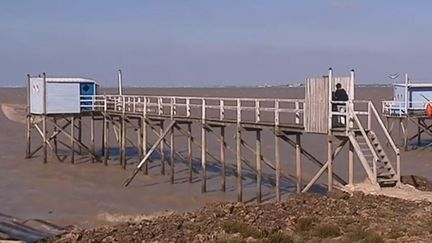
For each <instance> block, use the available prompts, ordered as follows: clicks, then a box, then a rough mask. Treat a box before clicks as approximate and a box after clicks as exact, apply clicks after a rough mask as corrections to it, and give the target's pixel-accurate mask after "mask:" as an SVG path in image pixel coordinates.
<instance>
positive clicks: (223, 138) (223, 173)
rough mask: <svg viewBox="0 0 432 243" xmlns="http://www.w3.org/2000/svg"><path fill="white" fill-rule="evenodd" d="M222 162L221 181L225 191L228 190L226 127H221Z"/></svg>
mask: <svg viewBox="0 0 432 243" xmlns="http://www.w3.org/2000/svg"><path fill="white" fill-rule="evenodd" d="M220 136H221V140H220V163H221V174H222V181H221V187H222V188H221V189H222V191H223V192H225V191H226V178H225V127H224V126H221V127H220Z"/></svg>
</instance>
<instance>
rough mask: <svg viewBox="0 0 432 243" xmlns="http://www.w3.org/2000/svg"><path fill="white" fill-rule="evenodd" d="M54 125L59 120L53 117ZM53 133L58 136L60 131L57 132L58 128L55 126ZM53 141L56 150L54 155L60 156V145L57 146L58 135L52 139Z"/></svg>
mask: <svg viewBox="0 0 432 243" xmlns="http://www.w3.org/2000/svg"><path fill="white" fill-rule="evenodd" d="M53 123H54V124H57V118H56V117H53ZM53 133H54V134H57V133H58V131H57V127H56V126H54V128H53ZM52 140H53V147H54V148H53V150H54V154H55V155H56V156H58V145H57V135H56V136H54V137H52Z"/></svg>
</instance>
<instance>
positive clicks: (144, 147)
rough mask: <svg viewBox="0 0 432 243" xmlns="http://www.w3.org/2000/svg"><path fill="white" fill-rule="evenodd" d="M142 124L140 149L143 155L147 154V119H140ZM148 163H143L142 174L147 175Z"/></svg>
mask: <svg viewBox="0 0 432 243" xmlns="http://www.w3.org/2000/svg"><path fill="white" fill-rule="evenodd" d="M141 122H142V125H141V129H142V151H143V155H145V154H147V121H146V118H145V117H143V118H142V119H141ZM148 164H149V163H146V164H145V165H144V175H148V168H149V166H148Z"/></svg>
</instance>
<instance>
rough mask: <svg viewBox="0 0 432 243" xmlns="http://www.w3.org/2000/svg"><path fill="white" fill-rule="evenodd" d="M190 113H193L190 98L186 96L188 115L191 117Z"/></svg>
mask: <svg viewBox="0 0 432 243" xmlns="http://www.w3.org/2000/svg"><path fill="white" fill-rule="evenodd" d="M190 115H191V107H190V99H189V98H186V116H187V117H190Z"/></svg>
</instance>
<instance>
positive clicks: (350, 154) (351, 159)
mask: <svg viewBox="0 0 432 243" xmlns="http://www.w3.org/2000/svg"><path fill="white" fill-rule="evenodd" d="M348 185H350V186H352V185H354V146H353V144H352V143H351V142H350V143H349V151H348Z"/></svg>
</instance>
